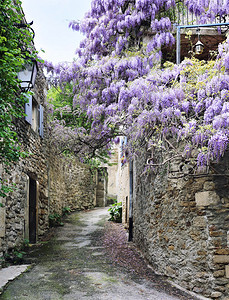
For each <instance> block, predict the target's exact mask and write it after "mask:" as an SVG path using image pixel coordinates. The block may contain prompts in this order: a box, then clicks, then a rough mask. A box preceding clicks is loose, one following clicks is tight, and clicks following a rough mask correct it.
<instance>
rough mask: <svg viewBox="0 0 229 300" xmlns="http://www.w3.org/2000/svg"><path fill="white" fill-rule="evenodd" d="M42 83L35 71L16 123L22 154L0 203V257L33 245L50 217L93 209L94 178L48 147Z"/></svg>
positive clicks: (7, 178) (6, 175) (5, 174)
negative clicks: (30, 91) (9, 188)
mask: <svg viewBox="0 0 229 300" xmlns="http://www.w3.org/2000/svg"><path fill="white" fill-rule="evenodd" d="M46 93H47V84H46V79H45V77H44V75H43V73H42V71H39V73H38V76H37V79H36V84H35V88H34V89H33V95H30V96H29V99H28V103H27V104H26V106H25V118H22V119H19V120H16V121H15V129H16V132H17V133H18V138H19V142H20V144H21V150H22V151H23V152H25V153H26V156H25V157H21V158H20V159H19V161H18V162H16V163H15V164H12V165H11V166H10V168H9V169H8V172H5V171H4V170H3V169H1V170H0V172H1V173H2V177H3V179H4V180H5V183H6V184H9V186H12V192H10V193H9V194H8V196H7V197H6V198H2V199H0V203H2V205H3V207H0V257H3V256H4V255H5V254H6V253H7V252H9V251H11V250H12V249H14V248H15V247H17V246H19V245H20V244H22V243H23V241H25V239H26V240H29V242H30V243H35V242H36V241H37V240H39V238H40V237H41V236H43V235H44V233H45V232H46V231H47V230H48V228H49V215H50V214H53V213H58V214H60V215H61V214H62V209H63V208H64V207H69V208H70V209H72V210H77V209H88V208H92V207H94V206H95V204H96V176H95V174H93V173H91V171H90V169H89V168H87V167H85V166H84V165H83V164H81V163H79V162H78V161H77V160H76V159H71V160H70V159H66V158H64V157H60V156H57V155H55V153H54V149H52V148H51V147H50V145H49V132H48V126H47V107H46Z"/></svg>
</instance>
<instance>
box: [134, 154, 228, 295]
mask: <svg viewBox="0 0 229 300" xmlns="http://www.w3.org/2000/svg"><path fill="white" fill-rule="evenodd" d="M144 161H145V157H141V158H138V160H136V161H135V164H134V166H135V167H134V197H133V200H134V203H133V209H134V212H133V218H134V229H133V230H134V232H133V237H134V242H135V243H136V244H137V246H138V247H139V248H140V249H141V251H142V252H143V253H144V256H145V257H146V258H147V260H148V261H149V262H150V263H151V265H152V266H153V268H154V269H155V270H156V271H157V272H158V273H160V274H163V275H167V276H168V277H169V278H171V279H172V280H173V281H174V282H175V283H177V284H179V285H180V286H182V287H184V288H186V289H188V290H190V291H193V292H196V293H198V294H201V295H203V296H206V297H209V298H210V299H229V223H228V220H229V196H228V190H229V177H228V174H229V172H228V171H229V154H228V153H227V155H225V157H224V159H223V160H222V161H221V162H220V163H219V164H216V165H214V166H213V167H212V170H211V172H210V175H206V174H204V173H202V174H199V175H196V176H193V175H190V174H188V172H187V170H188V165H187V164H185V162H183V161H181V160H176V161H174V162H171V163H170V165H169V166H164V167H160V168H158V169H157V170H156V173H152V174H151V175H149V174H148V176H146V175H142V174H143V167H142V166H143V165H144V164H143V162H144Z"/></svg>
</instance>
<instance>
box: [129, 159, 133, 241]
mask: <svg viewBox="0 0 229 300" xmlns="http://www.w3.org/2000/svg"><path fill="white" fill-rule="evenodd" d="M129 179H130V197H129V198H130V202H129V239H128V241H129V242H131V241H132V240H133V160H131V161H130V162H129Z"/></svg>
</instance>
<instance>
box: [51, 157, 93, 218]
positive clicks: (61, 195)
mask: <svg viewBox="0 0 229 300" xmlns="http://www.w3.org/2000/svg"><path fill="white" fill-rule="evenodd" d="M95 187H96V176H95V174H93V173H92V172H91V171H90V169H89V168H88V167H86V166H85V165H83V164H81V163H80V162H79V161H77V160H76V159H70V158H64V157H60V156H55V155H53V154H51V155H50V159H49V206H50V212H49V213H50V214H52V213H54V212H56V213H59V214H62V209H63V208H64V207H69V208H71V210H78V209H88V208H92V207H94V206H95V204H96V190H95Z"/></svg>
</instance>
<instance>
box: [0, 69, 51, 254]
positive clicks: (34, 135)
mask: <svg viewBox="0 0 229 300" xmlns="http://www.w3.org/2000/svg"><path fill="white" fill-rule="evenodd" d="M46 87H47V86H46V81H45V78H44V76H43V74H42V72H39V73H38V76H37V83H36V87H35V93H34V95H33V102H34V104H36V108H38V107H39V106H40V105H42V106H43V107H44V106H45V99H46ZM31 103H32V102H31ZM33 106H34V105H33ZM33 109H34V108H33ZM35 113H36V115H34V114H33V116H32V115H31V117H32V118H34V116H35V118H36V119H34V124H36V125H37V126H36V127H34V128H32V125H31V124H29V123H28V121H26V120H25V118H21V119H19V120H15V130H16V131H17V133H18V138H19V142H20V143H21V150H22V151H23V152H25V153H27V155H26V157H24V158H20V160H19V161H18V162H17V163H15V164H12V165H11V166H10V167H8V172H5V171H3V170H2V176H3V179H4V180H6V181H5V184H6V185H9V186H11V187H12V192H10V193H9V194H8V196H7V197H6V198H3V199H0V202H1V203H2V204H3V206H4V207H3V208H2V209H1V210H2V212H1V215H2V218H1V224H0V227H1V228H2V230H1V235H0V251H1V253H0V256H2V255H3V253H6V252H7V251H8V250H10V249H12V248H14V247H16V246H17V245H19V244H21V243H22V242H23V241H24V239H29V234H30V232H29V226H31V225H30V224H29V222H30V220H29V209H30V204H29V197H30V194H29V190H30V184H31V181H33V182H34V183H35V185H36V194H34V203H35V207H34V213H35V215H34V223H33V225H34V227H35V231H34V234H36V236H34V239H37V238H38V236H39V235H42V234H43V233H44V232H45V231H46V230H47V227H48V176H47V167H46V166H47V151H46V149H47V147H46V144H47V143H46V138H45V137H46V135H47V134H46V128H47V125H46V124H47V114H46V110H44V112H43V127H44V131H45V132H44V136H43V137H41V135H40V131H39V128H38V123H39V120H38V119H39V118H38V112H37V111H35ZM32 118H31V120H32ZM38 199H39V201H37V200H38ZM4 221H5V222H4Z"/></svg>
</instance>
